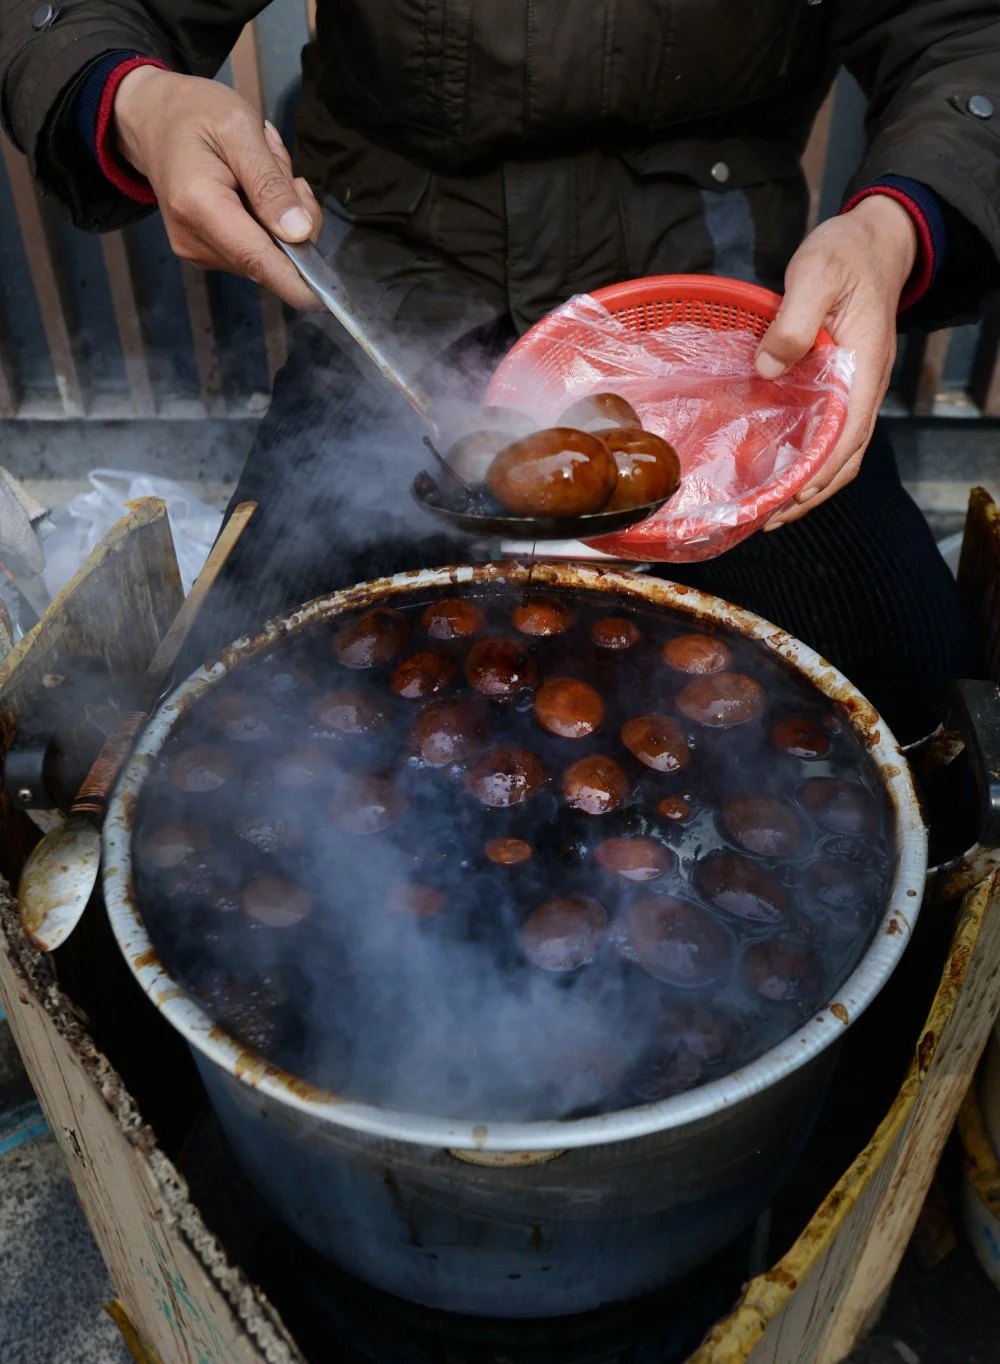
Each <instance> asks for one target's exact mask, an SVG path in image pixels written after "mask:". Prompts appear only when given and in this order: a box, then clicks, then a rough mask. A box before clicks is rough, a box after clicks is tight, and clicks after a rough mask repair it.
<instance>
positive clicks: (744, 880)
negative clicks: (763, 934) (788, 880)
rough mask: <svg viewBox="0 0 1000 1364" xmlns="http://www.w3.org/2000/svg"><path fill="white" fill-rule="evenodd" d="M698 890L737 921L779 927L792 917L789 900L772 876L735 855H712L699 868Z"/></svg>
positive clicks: (721, 853) (753, 863) (754, 864)
mask: <svg viewBox="0 0 1000 1364" xmlns="http://www.w3.org/2000/svg"><path fill="white" fill-rule="evenodd" d="M696 879H697V882H698V889H699V890H700V891H701V893H702V895H704V897H705V899H706V900H710V901H711V902H712V904H713V905H717V906H718V907H719V909H724V910H725V911H726V912H727V913H728V914H733V915H735V916H736V918H737V919H746V920H748V921H749V922H751V923H764V924H774V923H778V922H779V921H780V920H781V919H783V918H784V917H785V915H786V914H787V913H788V896H787V895H786V894H785V891H784V889H783V888H782V886H781V885H779V883H778V882H777V881H776V880H775V878H774V877H773V876H771V875H770V873H769V872H766V871H765V870H764V868H763V867H758V866H757V864H756V863H755V862H748V861H747V859H746V858H745V857H737V856H736V855H735V854H734V853H724V852H719V853H710V854H709V856H708V857H706V858H705V859H704V861H702V862H701V863H699V865H698V870H697V878H696Z"/></svg>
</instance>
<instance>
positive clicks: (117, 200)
mask: <svg viewBox="0 0 1000 1364" xmlns="http://www.w3.org/2000/svg"><path fill="white" fill-rule="evenodd" d="M266 3H267V0H49V3H47V4H40V3H39V0H0V114H2V120H3V125H4V128H5V130H6V132H7V133H8V135H9V136H10V137H11V138H12V140H13V141H14V143H15V145H16V146H17V147H18V148H19V149H20V150H21V151H23V152H25V153H26V154H27V156H28V158H29V160H30V162H31V168H32V172H33V174H34V176H35V180H36V183H37V184H38V185H39V186H40V187H41V189H42V191H43V193H45V194H48V195H50V196H52V197H53V198H54V199H55V200H56V201H57V202H58V203H59V205H60V206H61V207H62V208H63V209H64V210H65V211H66V212H68V213H69V215H70V217H71V218H72V219H73V221H74V222H75V223H76V224H77V226H79V227H85V228H90V229H96V230H105V229H108V228H112V227H118V226H121V224H122V223H124V222H126V221H128V220H129V219H130V218H134V217H137V216H139V215H140V214H141V213H142V212H143V211H144V210H143V209H142V208H141V207H140V206H139V205H137V204H135V203H133V202H131V201H130V200H128V199H127V198H126V196H125V195H123V194H121V193H119V192H118V191H117V190H116V189H115V188H114V187H113V186H112V185H110V184H108V182H107V181H105V179H104V177H103V176H102V175H101V174H100V172H99V170H98V169H97V168H96V166H95V165H94V163H93V160H92V158H89V157H87V156H86V154H85V152H84V150H83V148H81V147H80V145H79V141H78V139H77V138H76V137H75V135H74V133H73V131H72V125H73V106H74V103H75V99H76V96H77V94H78V93H79V91H80V88H81V86H82V85H83V82H84V81H85V79H86V76H87V73H88V72H89V71H90V70H91V69H92V68H93V66H94V65H95V64H96V63H97V62H99V61H100V60H101V59H102V57H104V56H106V55H107V54H108V53H109V52H114V51H130V52H137V53H142V55H143V56H148V57H155V58H157V59H158V60H159V61H161V62H163V64H164V65H165V66H168V67H170V68H172V69H173V70H175V71H183V72H186V73H188V74H190V75H196V76H214V75H215V73H216V72H217V71H218V69H219V67H220V66H221V65H222V63H223V62H224V61H225V59H226V57H227V55H228V53H229V52H230V50H231V49H232V47H233V46H234V44H235V42H236V40H237V38H238V37H239V35H240V31H241V29H242V28H243V25H244V24H246V23H247V22H249V20H251V19H252V18H253V17H254V16H255V15H256V14H258V13H259V12H260V10H262V9H263V8H264V5H265V4H266ZM146 211H148V210H146Z"/></svg>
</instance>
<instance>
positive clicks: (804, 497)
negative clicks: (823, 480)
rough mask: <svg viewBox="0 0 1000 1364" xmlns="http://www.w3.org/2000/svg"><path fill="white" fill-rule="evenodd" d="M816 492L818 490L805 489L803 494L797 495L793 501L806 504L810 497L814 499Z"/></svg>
mask: <svg viewBox="0 0 1000 1364" xmlns="http://www.w3.org/2000/svg"><path fill="white" fill-rule="evenodd" d="M818 492H819V489H818V488H806V490H805V491H804V492H801V493H799V494H798V496H797V497H796V499H795V500H796V502H808V501H809V499H810V497H815V496H816V494H817V493H818Z"/></svg>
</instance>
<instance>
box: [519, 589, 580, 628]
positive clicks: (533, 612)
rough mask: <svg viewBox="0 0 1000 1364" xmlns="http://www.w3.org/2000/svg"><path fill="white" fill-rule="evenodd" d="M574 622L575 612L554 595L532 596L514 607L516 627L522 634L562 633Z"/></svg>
mask: <svg viewBox="0 0 1000 1364" xmlns="http://www.w3.org/2000/svg"><path fill="white" fill-rule="evenodd" d="M572 624H573V612H572V611H571V610H570V608H569V607H568V606H567V605H566V603H565V602H561V601H554V600H553V598H552V597H532V598H530V599H529V600H528V601H526V602H522V603H521V605H520V606H516V607H515V608H514V628H515V629H516V630H520V632H521V634H522V635H562V634H565V632H566V631H567V630H568V629H569V627H570V626H571V625H572Z"/></svg>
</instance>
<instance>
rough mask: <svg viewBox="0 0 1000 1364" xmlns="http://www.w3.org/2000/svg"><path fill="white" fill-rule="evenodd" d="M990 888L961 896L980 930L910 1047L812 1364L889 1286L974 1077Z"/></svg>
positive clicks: (985, 986)
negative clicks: (859, 1240)
mask: <svg viewBox="0 0 1000 1364" xmlns="http://www.w3.org/2000/svg"><path fill="white" fill-rule="evenodd" d="M998 888H1000V877H993V878H992V879H991V880H990V881H988V882H984V883H983V884H982V885H981V886H979V887H977V889H976V890H975V891H973V892H972V893H971V895H970V897H969V898H970V900H971V901H973V902H974V903H975V911H976V913H977V915H978V916H979V918H980V921H981V924H982V926H981V929H980V932H979V934H978V936H977V941H976V944H975V947H974V948H973V950H972V954H971V957H970V959H969V964H968V970H967V972H966V974H965V979H964V981H963V982H962V988H961V990H960V991H957V993H956V997H955V1007H954V1009H953V1010H952V1012H951V1015H950V1017H949V1018H948V1020H947V1022H946V1023H945V1025H944V1028H943V1029H942V1030H941V1032H940V1035H939V1036H938V1035H936V1034H935V1031H934V1030H933V1028H931V1027H928V1028H927V1029H926V1030H925V1032H924V1034H923V1036H922V1037H921V1039H920V1042H919V1043H918V1046H917V1058H916V1061H915V1062H914V1067H915V1071H916V1074H919V1073H920V1071H923V1084H922V1086H921V1089H920V1093H919V1094H918V1096H917V1100H916V1103H915V1105H914V1108H913V1112H912V1114H911V1117H910V1121H909V1122H908V1124H907V1126H906V1129H905V1131H904V1132H903V1134H902V1137H901V1139H900V1142H899V1145H898V1148H897V1151H896V1154H895V1159H894V1161H893V1168H892V1172H891V1177H890V1178H889V1180H888V1182H887V1184H886V1187H885V1191H884V1193H883V1196H882V1198H881V1199H880V1201H879V1204H878V1207H877V1208H876V1210H875V1216H874V1217H873V1219H872V1222H871V1225H870V1227H869V1228H868V1231H867V1234H866V1237H865V1240H864V1245H863V1248H862V1249H861V1253H860V1254H859V1255H856V1256H855V1257H853V1258H852V1261H851V1272H850V1276H849V1278H848V1280H847V1283H846V1285H845V1287H844V1290H843V1293H842V1295H841V1297H840V1301H839V1303H838V1305H837V1311H836V1314H835V1316H834V1318H833V1320H832V1321H831V1323H830V1326H829V1328H828V1330H827V1331H826V1333H825V1339H824V1348H823V1349H822V1350H820V1351H819V1352H818V1354H817V1356H816V1360H817V1364H838V1361H839V1360H841V1359H843V1357H844V1355H846V1354H848V1353H849V1352H850V1351H851V1350H852V1349H853V1348H854V1346H855V1345H856V1344H857V1342H858V1340H859V1339H860V1337H861V1335H862V1333H863V1331H864V1328H865V1324H866V1321H867V1318H868V1313H869V1310H870V1307H871V1304H872V1302H873V1300H874V1299H875V1298H876V1297H877V1296H878V1295H879V1294H881V1293H883V1292H885V1291H887V1290H888V1288H889V1287H890V1286H891V1284H892V1280H893V1278H894V1277H895V1273H896V1270H897V1268H898V1267H899V1262H900V1260H901V1259H902V1258H903V1255H904V1253H905V1251H906V1247H907V1244H908V1243H909V1240H910V1237H911V1235H912V1234H913V1228H914V1226H915V1225H916V1221H917V1218H918V1216H919V1214H920V1209H921V1206H922V1205H923V1201H924V1198H925V1196H926V1193H927V1190H928V1188H929V1186H930V1183H931V1181H932V1179H933V1178H934V1172H935V1171H936V1169H937V1166H938V1162H939V1161H940V1159H941V1153H942V1152H943V1150H944V1146H945V1143H946V1142H947V1140H948V1137H949V1136H950V1135H951V1130H952V1128H953V1127H954V1125H955V1119H956V1117H957V1116H958V1111H959V1109H960V1108H961V1105H962V1100H963V1099H964V1098H965V1094H966V1091H967V1090H968V1088H969V1086H970V1085H971V1084H972V1081H973V1079H974V1078H975V1073H976V1067H977V1066H978V1064H979V1059H980V1057H981V1056H982V1054H983V1051H984V1050H985V1048H986V1043H987V1042H988V1041H989V1038H990V1033H991V1032H992V1030H993V1022H994V1020H995V1019H996V1016H997V1012H998V1011H1000V913H997V912H996V900H997V892H998ZM991 910H992V912H990V911H991ZM945 979H947V977H946V978H945ZM928 1053H929V1054H930V1060H929V1062H928V1061H926V1057H927V1054H928Z"/></svg>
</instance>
